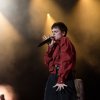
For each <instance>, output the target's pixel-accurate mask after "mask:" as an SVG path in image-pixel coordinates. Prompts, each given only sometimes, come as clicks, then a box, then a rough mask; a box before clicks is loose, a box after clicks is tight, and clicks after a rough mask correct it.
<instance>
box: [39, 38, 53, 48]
mask: <svg viewBox="0 0 100 100" xmlns="http://www.w3.org/2000/svg"><path fill="white" fill-rule="evenodd" d="M51 40H52V39H51V38H48V39H46V40H45V41H43V42H41V43H40V44H39V45H38V47H41V46H43V45H44V44H46V43H50V42H51Z"/></svg>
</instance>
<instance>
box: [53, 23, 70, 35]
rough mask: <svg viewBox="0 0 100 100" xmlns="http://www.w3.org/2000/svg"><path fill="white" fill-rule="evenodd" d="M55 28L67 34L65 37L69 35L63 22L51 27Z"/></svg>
mask: <svg viewBox="0 0 100 100" xmlns="http://www.w3.org/2000/svg"><path fill="white" fill-rule="evenodd" d="M53 28H59V29H60V30H61V32H65V36H66V34H67V31H68V29H67V26H66V25H65V24H64V23H63V22H56V23H54V24H53V25H52V26H51V29H53Z"/></svg>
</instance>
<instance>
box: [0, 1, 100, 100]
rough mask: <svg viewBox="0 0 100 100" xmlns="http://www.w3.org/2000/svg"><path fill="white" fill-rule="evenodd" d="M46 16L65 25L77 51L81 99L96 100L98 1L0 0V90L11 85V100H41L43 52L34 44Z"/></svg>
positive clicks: (99, 47)
mask: <svg viewBox="0 0 100 100" xmlns="http://www.w3.org/2000/svg"><path fill="white" fill-rule="evenodd" d="M47 13H50V14H51V16H52V17H53V18H54V19H55V21H62V22H64V23H65V24H66V25H67V26H68V29H69V32H68V36H69V37H70V39H71V40H72V42H73V43H74V45H75V48H76V51H77V64H76V68H75V69H76V77H77V78H81V79H82V80H83V84H84V92H85V100H99V99H100V96H99V95H100V92H99V91H100V1H99V0H0V85H1V87H2V86H10V87H11V88H12V89H13V92H12V94H13V95H16V96H15V99H16V100H43V95H44V89H45V84H46V80H47V78H48V75H49V72H48V68H47V67H46V66H45V65H44V62H43V54H44V51H45V48H44V47H41V48H38V47H37V45H38V44H39V43H40V42H41V38H42V35H43V32H44V26H45V22H46V16H47ZM8 89H9V87H8ZM0 93H2V90H0ZM97 98H98V99H97ZM15 99H13V100H15ZM9 100H10V99H9Z"/></svg>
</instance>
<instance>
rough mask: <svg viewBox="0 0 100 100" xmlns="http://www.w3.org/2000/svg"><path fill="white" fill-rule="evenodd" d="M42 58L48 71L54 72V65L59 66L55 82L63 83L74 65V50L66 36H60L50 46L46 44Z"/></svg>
mask: <svg viewBox="0 0 100 100" xmlns="http://www.w3.org/2000/svg"><path fill="white" fill-rule="evenodd" d="M44 60H45V64H46V65H47V66H48V67H49V71H50V73H53V74H56V69H55V65H58V66H59V70H58V80H57V83H64V80H65V79H66V78H67V76H68V74H69V72H70V71H71V70H72V69H73V68H74V66H75V63H76V51H75V48H74V46H73V44H72V43H71V41H70V40H69V39H68V37H62V38H61V39H60V40H59V41H57V42H56V43H55V44H54V46H53V47H52V48H50V47H49V46H48V50H47V52H46V53H45V56H44Z"/></svg>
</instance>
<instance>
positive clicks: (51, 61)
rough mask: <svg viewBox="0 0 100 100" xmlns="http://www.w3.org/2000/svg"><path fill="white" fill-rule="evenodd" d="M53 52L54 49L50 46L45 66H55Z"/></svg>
mask: <svg viewBox="0 0 100 100" xmlns="http://www.w3.org/2000/svg"><path fill="white" fill-rule="evenodd" d="M53 52H54V47H52V48H51V47H50V46H48V50H47V52H46V53H45V55H44V61H45V64H46V65H47V66H49V67H50V66H53V60H52V59H53V58H52V55H53Z"/></svg>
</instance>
